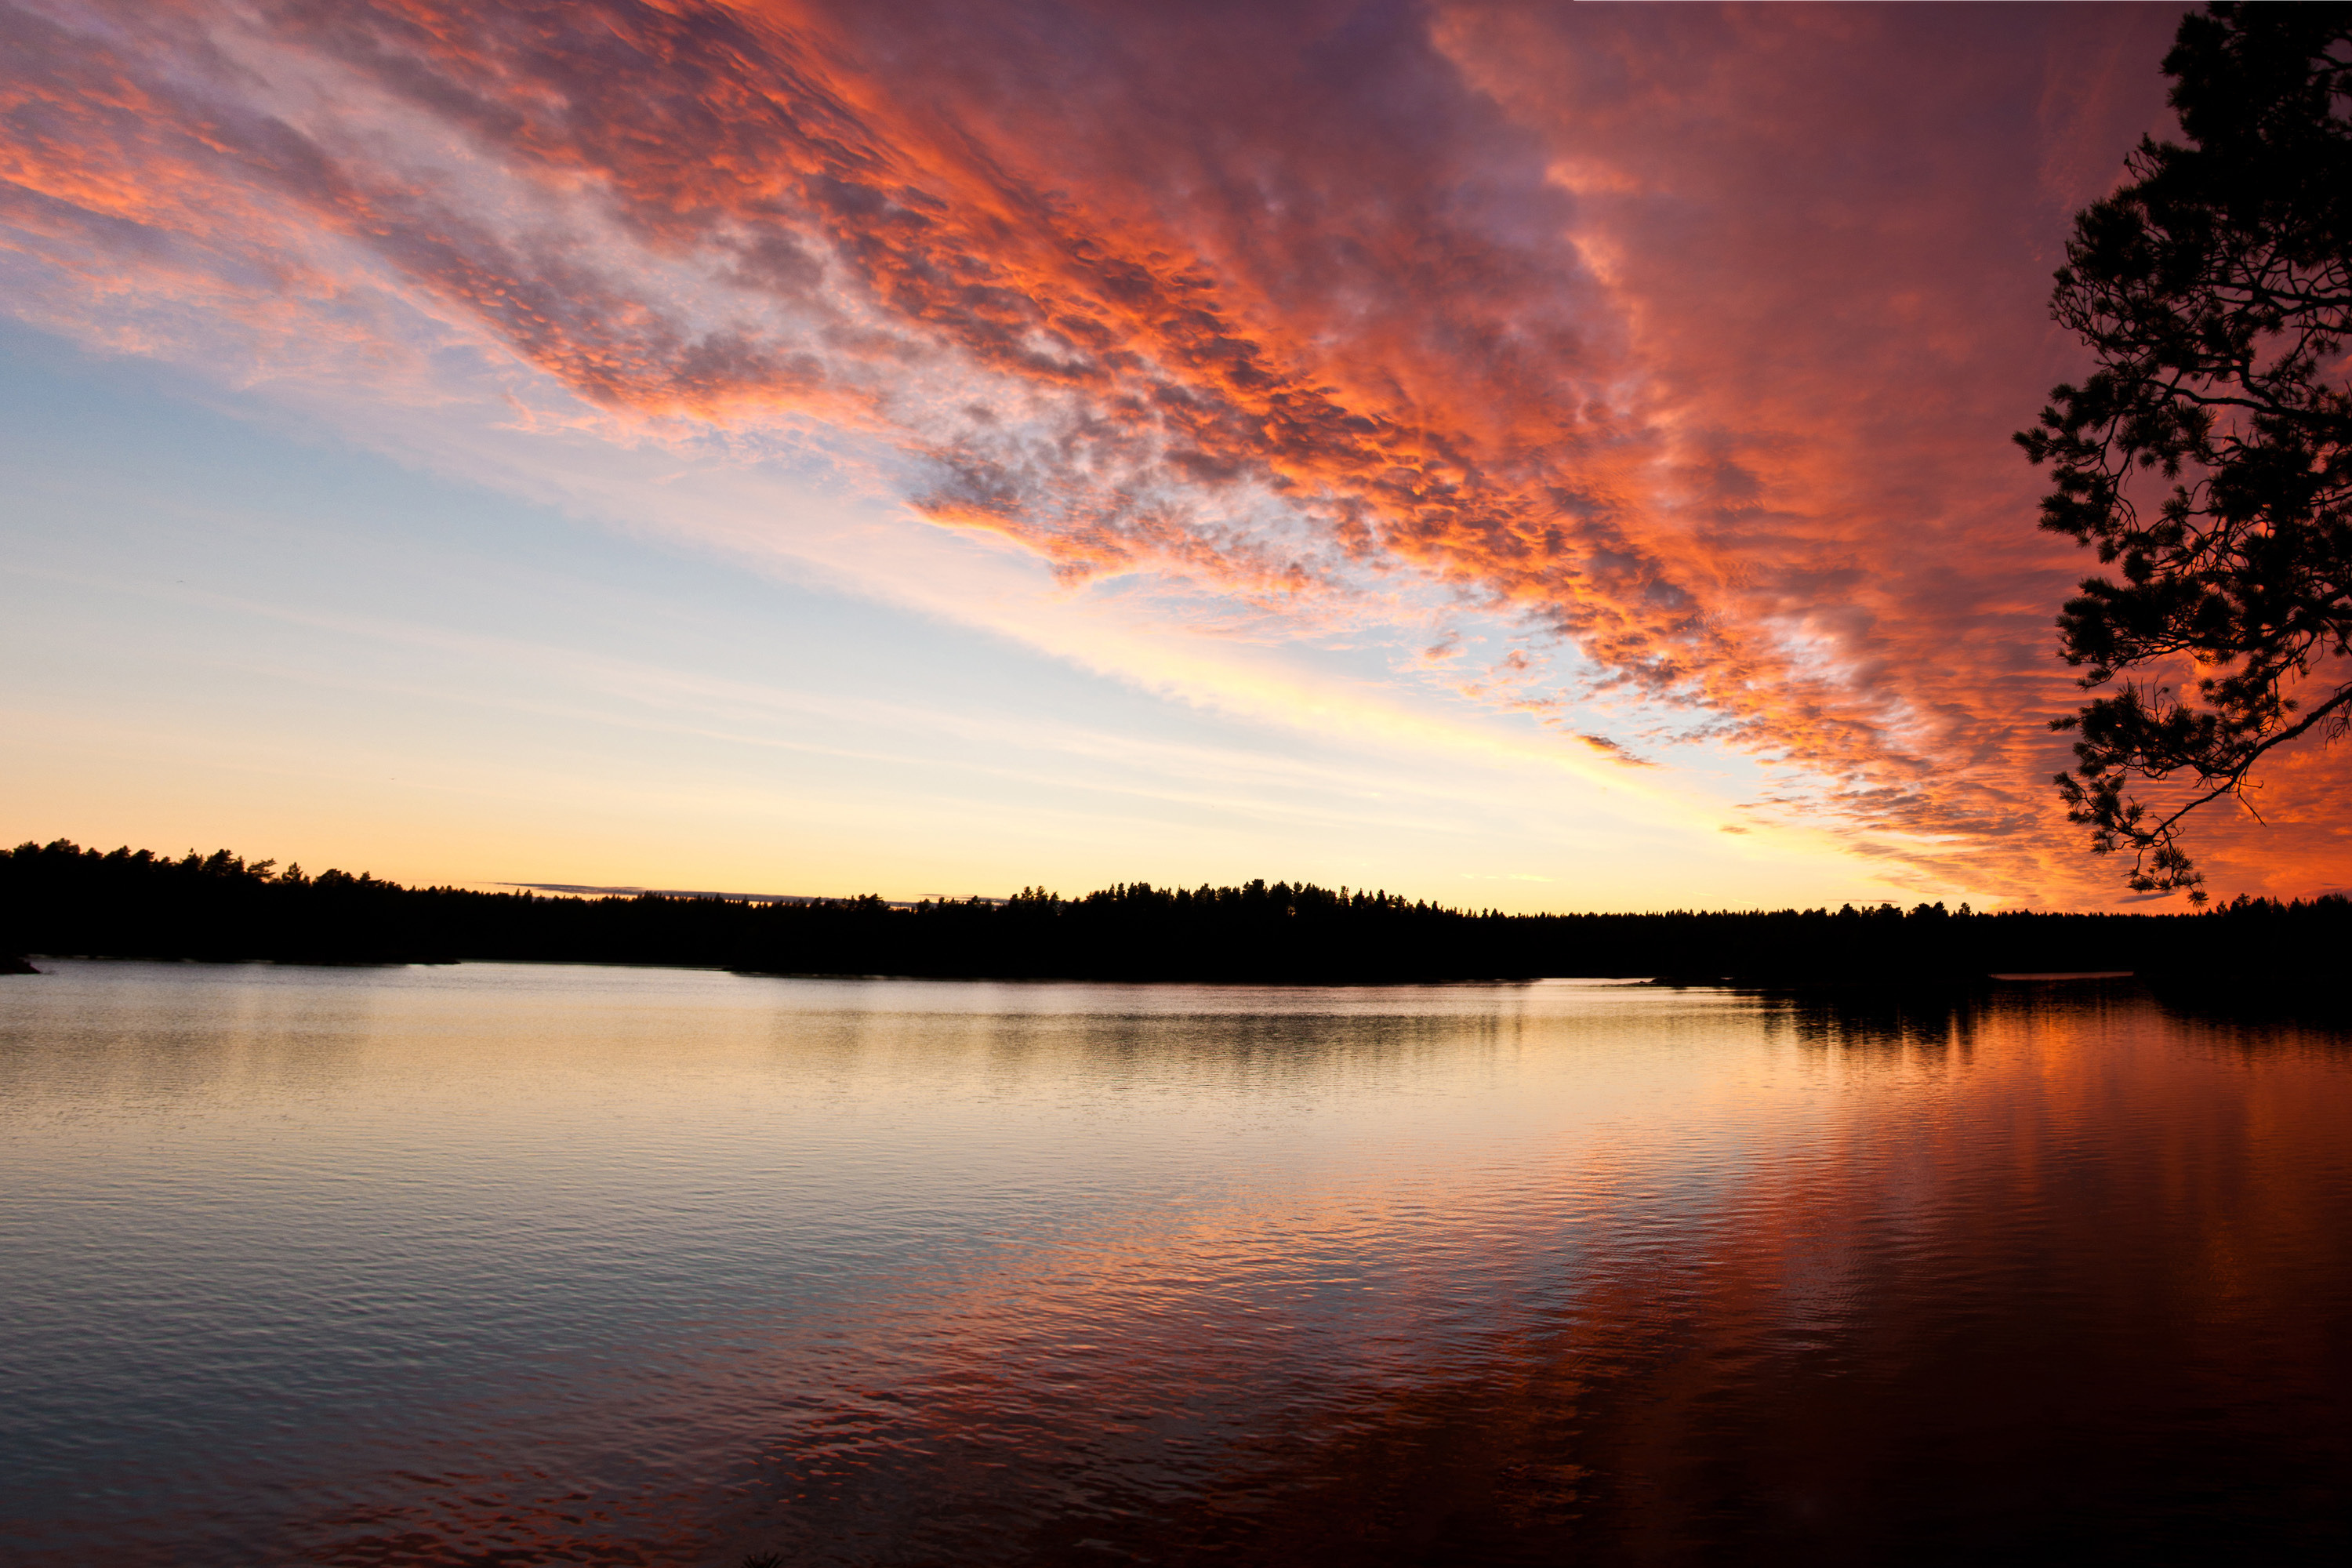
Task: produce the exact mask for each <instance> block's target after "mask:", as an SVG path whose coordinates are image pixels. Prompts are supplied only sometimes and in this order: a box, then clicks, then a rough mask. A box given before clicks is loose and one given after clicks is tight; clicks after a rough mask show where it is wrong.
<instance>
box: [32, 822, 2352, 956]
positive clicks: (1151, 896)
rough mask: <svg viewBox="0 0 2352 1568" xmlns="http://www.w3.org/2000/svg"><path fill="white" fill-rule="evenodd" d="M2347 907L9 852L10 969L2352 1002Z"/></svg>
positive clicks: (2340, 903) (2341, 903)
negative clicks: (681, 880) (410, 870)
mask: <svg viewBox="0 0 2352 1568" xmlns="http://www.w3.org/2000/svg"><path fill="white" fill-rule="evenodd" d="M2347 936H2352V900H2345V899H2343V898H2341V897H2334V896H2331V897H2326V898H2322V899H2319V900H2315V901H2312V902H2295V903H2278V902H2273V901H2269V900H2245V899H2240V900H2236V901H2235V902H2233V903H2229V904H2224V905H2222V906H2221V907H2220V908H2218V909H2215V910H2210V911H2208V912H2204V913H2199V914H2158V915H2140V914H2051V913H2039V912H2030V911H2017V910H2004V911H2000V912H1990V913H1981V914H1979V913H1975V912H1973V911H1971V910H1969V909H1968V907H1967V906H1965V905H1963V906H1961V907H1960V908H1959V909H1958V910H1948V909H1946V908H1945V906H1943V905H1942V904H1940V903H1937V904H1920V905H1918V906H1916V907H1915V908H1913V909H1910V910H1902V909H1899V908H1897V907H1895V906H1894V905H1891V904H1890V905H1881V906H1877V907H1874V908H1868V909H1856V908H1854V907H1853V906H1851V905H1849V906H1846V907H1845V908H1843V909H1839V910H1827V909H1816V910H1755V911H1744V912H1741V911H1673V912H1667V913H1657V914H1566V915H1511V914H1503V913H1500V912H1497V911H1495V910H1455V909H1447V908H1444V907H1441V906H1438V905H1435V904H1431V903H1427V902H1420V901H1414V900H1407V899H1403V898H1401V897H1398V896H1396V895H1394V894H1390V893H1384V892H1361V891H1350V890H1349V889H1339V891H1336V892H1335V891H1333V890H1331V889H1326V888H1320V887H1316V886H1314V885H1312V884H1305V883H1302V884H1297V885H1292V884H1289V883H1284V882H1275V883H1272V884H1267V883H1265V882H1251V883H1248V884H1247V885H1245V886H1243V887H1237V888H1211V887H1202V888H1194V889H1181V888H1178V889H1169V888H1155V887H1151V886H1149V885H1148V884H1145V883H1140V882H1136V883H1128V884H1123V885H1120V886H1118V887H1113V888H1108V889H1102V890H1100V891H1098V892H1093V893H1088V894H1087V895H1085V896H1084V897H1081V898H1074V899H1066V898H1062V897H1059V896H1058V895H1055V894H1053V893H1048V892H1045V891H1042V890H1039V889H1024V891H1022V892H1021V893H1020V894H1019V895H1018V896H1016V897H1014V898H1013V899H1010V900H1004V901H1003V902H994V903H992V902H987V901H982V900H969V901H953V900H949V901H935V902H927V903H922V904H918V905H916V906H914V907H913V908H911V909H908V908H898V909H894V908H891V907H889V906H888V905H887V904H885V903H884V902H883V901H882V900H880V899H879V898H870V897H869V898H861V899H845V900H826V901H819V902H812V903H802V904H792V903H774V902H770V903H757V902H751V901H746V900H735V899H726V898H700V897H674V896H665V895H661V894H652V893H647V894H640V895H637V896H635V897H618V896H615V897H609V898H562V897H550V896H548V895H545V894H534V893H531V892H528V891H522V892H479V891H475V890H472V889H459V888H406V887H402V886H399V885H397V884H395V883H393V882H389V881H385V880H383V879H379V878H375V877H372V876H368V875H366V874H364V873H362V874H359V875H353V874H352V873H350V872H346V871H341V870H328V871H323V872H320V873H319V874H318V875H316V876H311V875H309V874H306V873H305V872H303V870H302V869H301V868H299V866H289V867H287V868H285V869H284V870H282V871H280V870H278V868H277V865H276V863H275V862H274V861H268V860H264V861H247V860H246V859H244V858H241V857H239V856H236V855H234V854H231V853H230V852H229V851H227V850H221V851H218V852H217V853H215V854H212V855H209V856H200V855H197V854H195V853H194V852H191V853H189V854H188V855H186V856H184V857H183V858H177V859H174V858H171V857H169V856H161V855H156V854H153V853H152V852H150V851H147V850H139V851H132V850H130V849H127V848H124V849H116V850H113V851H110V852H107V853H100V851H98V850H95V849H84V848H81V847H79V846H77V845H74V844H71V843H68V842H67V841H66V840H63V839H59V840H58V841H56V842H54V843H50V844H33V843H26V844H23V845H20V846H18V847H16V848H15V849H13V850H0V955H5V954H11V953H47V954H55V955H61V956H92V957H125V958H169V959H200V960H238V959H248V960H249V959H268V960H275V961H278V962H291V963H446V962H455V961H458V960H465V959H475V960H487V959H500V960H533V961H558V962H570V963H651V964H679V965H691V966H704V967H715V968H725V969H735V970H745V971H755V972H761V973H787V974H898V975H921V976H942V977H945V976H961V977H975V978H995V979H1104V980H1194V981H1234V982H1322V983H1347V984H1381V983H1391V982H1407V981H1444V980H1486V979H1534V978H1540V977H1576V976H1588V977H1600V976H1618V977H1643V978H1649V977H1655V978H1660V979H1664V980H1667V981H1670V982H1676V983H1694V984H1716V983H1719V982H1725V981H1729V982H1734V983H1740V984H1815V983H1845V984H1853V983H1870V984H1917V983H1922V982H1936V983H1941V984H1951V983H1968V982H1975V981H1980V980H1982V979H1983V978H1984V977H1985V976H1986V975H1988V974H1990V973H2034V972H2051V971H2082V970H2110V969H2111V970H2130V971H2135V972H2137V973H2139V974H2141V975H2142V976H2144V977H2147V978H2150V979H2151V980H2156V981H2160V982H2161V983H2163V984H2167V985H2169V986H2172V987H2174V988H2176V989H2179V988H2189V989H2203V990H2206V991H2209V992H2211V993H2214V994H2231V993H2233V992H2247V993H2253V992H2261V993H2263V994H2276V993H2280V992H2282V991H2283V990H2284V991H2295V992H2310V991H2314V990H2325V989H2326V987H2327V986H2329V985H2332V984H2333V977H2334V976H2335V975H2336V973H2337V972H2338V971H2337V965H2338V963H2339V962H2340V959H2339V955H2340V954H2341V953H2342V952H2344V950H2345V939H2346V938H2347Z"/></svg>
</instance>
